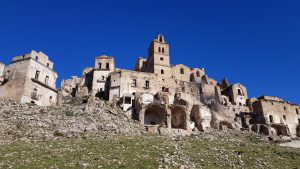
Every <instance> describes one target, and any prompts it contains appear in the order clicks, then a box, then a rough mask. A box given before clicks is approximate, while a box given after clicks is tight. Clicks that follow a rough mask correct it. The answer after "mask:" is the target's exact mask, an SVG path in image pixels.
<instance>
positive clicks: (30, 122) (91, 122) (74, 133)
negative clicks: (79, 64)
mask: <svg viewBox="0 0 300 169" xmlns="http://www.w3.org/2000/svg"><path fill="white" fill-rule="evenodd" d="M99 131H108V132H111V133H116V134H130V135H138V134H142V133H144V132H145V131H144V129H143V127H141V126H140V125H139V124H138V123H137V122H134V121H133V120H131V119H128V118H127V117H126V116H125V115H124V114H123V113H121V112H120V111H119V110H118V109H116V108H112V107H110V106H109V105H108V104H106V103H105V102H103V101H98V102H93V103H92V104H82V100H72V101H70V102H69V103H66V104H62V105H61V106H56V107H40V106H36V105H31V104H18V103H15V102H8V101H6V102H5V101H2V102H0V145H3V144H7V143H10V142H12V141H14V140H22V141H26V140H53V139H56V138H58V137H65V138H78V137H81V136H82V135H83V134H91V133H97V132H99Z"/></svg>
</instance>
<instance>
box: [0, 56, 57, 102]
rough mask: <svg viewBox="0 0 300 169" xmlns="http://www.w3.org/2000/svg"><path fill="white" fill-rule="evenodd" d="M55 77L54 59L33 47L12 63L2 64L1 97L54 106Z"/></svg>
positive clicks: (55, 95) (0, 69)
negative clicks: (51, 59)
mask: <svg viewBox="0 0 300 169" xmlns="http://www.w3.org/2000/svg"><path fill="white" fill-rule="evenodd" d="M56 79H57V73H56V72H55V71H54V70H53V62H51V61H50V60H49V59H48V56H47V55H45V54H44V53H42V52H36V51H34V50H32V51H31V52H30V53H28V54H24V55H21V56H16V57H14V58H13V59H12V61H11V62H10V64H9V65H6V66H5V65H4V64H2V63H0V99H7V100H14V101H18V102H21V103H35V104H37V105H41V106H50V105H55V104H56V102H57V93H58V91H57V89H56V88H55V83H56Z"/></svg>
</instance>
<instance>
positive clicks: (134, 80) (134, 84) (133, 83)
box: [131, 79, 136, 87]
mask: <svg viewBox="0 0 300 169" xmlns="http://www.w3.org/2000/svg"><path fill="white" fill-rule="evenodd" d="M131 86H132V87H136V79H133V80H132V83H131Z"/></svg>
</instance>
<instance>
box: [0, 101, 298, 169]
mask: <svg viewBox="0 0 300 169" xmlns="http://www.w3.org/2000/svg"><path fill="white" fill-rule="evenodd" d="M87 102H89V101H87ZM299 161H300V150H299V149H295V148H288V147H280V146H278V145H277V144H274V143H270V142H269V141H268V139H267V138H265V137H262V136H260V135H256V134H253V133H250V132H248V131H235V130H228V131H219V130H212V131H210V132H206V133H201V132H199V133H194V134H193V135H192V136H190V137H180V136H176V137H169V136H162V135H157V134H151V133H148V132H146V131H145V129H144V127H142V126H140V125H139V124H138V123H137V122H136V121H133V120H131V119H129V118H127V117H126V116H125V115H124V114H123V113H122V112H121V111H119V109H117V108H114V107H112V106H110V105H108V104H106V103H105V102H103V101H96V102H89V103H88V104H86V103H84V104H83V103H82V100H70V101H69V102H68V103H65V104H62V105H60V106H56V107H39V106H35V105H30V104H18V103H14V102H7V101H6V102H4V101H1V102H0V168H180V169H184V168H299Z"/></svg>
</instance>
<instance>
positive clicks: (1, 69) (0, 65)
mask: <svg viewBox="0 0 300 169" xmlns="http://www.w3.org/2000/svg"><path fill="white" fill-rule="evenodd" d="M4 68H5V64H3V63H1V62H0V77H1V76H3V72H4Z"/></svg>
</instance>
